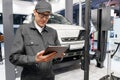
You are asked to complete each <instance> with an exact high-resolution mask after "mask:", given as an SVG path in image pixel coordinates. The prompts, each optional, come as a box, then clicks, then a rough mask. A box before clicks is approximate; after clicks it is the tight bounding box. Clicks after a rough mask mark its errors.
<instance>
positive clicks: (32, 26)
mask: <svg viewBox="0 0 120 80" xmlns="http://www.w3.org/2000/svg"><path fill="white" fill-rule="evenodd" d="M29 27H30V28H31V29H34V30H36V29H37V28H36V27H35V23H34V21H32V22H31V23H30V26H29ZM43 31H47V32H48V31H49V29H48V26H46V25H45V27H44V28H43Z"/></svg>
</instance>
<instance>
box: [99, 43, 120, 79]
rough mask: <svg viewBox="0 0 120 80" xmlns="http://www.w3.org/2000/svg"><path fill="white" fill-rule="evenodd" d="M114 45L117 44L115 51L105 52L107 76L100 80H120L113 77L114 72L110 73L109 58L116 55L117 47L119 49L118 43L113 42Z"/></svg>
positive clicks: (119, 44)
mask: <svg viewBox="0 0 120 80" xmlns="http://www.w3.org/2000/svg"><path fill="white" fill-rule="evenodd" d="M115 44H117V48H116V50H115V51H114V50H108V51H107V53H108V54H107V56H108V58H107V75H105V76H104V77H102V78H101V79H100V80H120V77H117V76H114V75H113V74H114V72H112V73H111V58H113V56H114V55H115V54H116V52H117V51H118V49H119V47H120V42H115ZM112 52H114V53H113V54H111V53H112Z"/></svg>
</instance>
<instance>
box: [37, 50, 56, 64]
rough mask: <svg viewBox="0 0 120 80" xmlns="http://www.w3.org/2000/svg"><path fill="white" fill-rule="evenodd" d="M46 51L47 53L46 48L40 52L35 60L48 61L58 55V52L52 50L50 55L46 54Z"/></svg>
mask: <svg viewBox="0 0 120 80" xmlns="http://www.w3.org/2000/svg"><path fill="white" fill-rule="evenodd" d="M44 53H45V51H44V50H43V51H40V52H38V53H37V55H36V56H35V61H36V62H48V61H50V60H52V59H53V58H54V57H55V56H56V52H52V53H50V54H48V55H44Z"/></svg>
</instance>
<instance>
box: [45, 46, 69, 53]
mask: <svg viewBox="0 0 120 80" xmlns="http://www.w3.org/2000/svg"><path fill="white" fill-rule="evenodd" d="M67 49H68V46H49V47H47V48H46V50H45V53H44V55H47V54H49V53H52V52H57V54H61V53H64V52H65V51H66V50H67Z"/></svg>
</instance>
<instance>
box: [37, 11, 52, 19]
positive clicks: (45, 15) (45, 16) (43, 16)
mask: <svg viewBox="0 0 120 80" xmlns="http://www.w3.org/2000/svg"><path fill="white" fill-rule="evenodd" d="M37 13H38V15H39V17H40V18H47V19H48V18H49V16H50V14H45V13H39V12H37Z"/></svg>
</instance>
